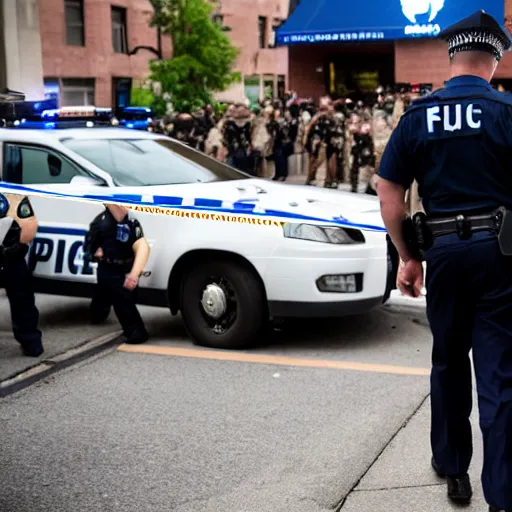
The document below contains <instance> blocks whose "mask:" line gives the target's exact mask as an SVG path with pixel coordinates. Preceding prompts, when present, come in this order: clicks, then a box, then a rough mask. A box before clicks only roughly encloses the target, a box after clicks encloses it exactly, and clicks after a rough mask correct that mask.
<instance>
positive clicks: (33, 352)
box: [21, 343, 44, 357]
mask: <svg viewBox="0 0 512 512" xmlns="http://www.w3.org/2000/svg"><path fill="white" fill-rule="evenodd" d="M21 351H22V352H23V355H24V356H27V357H39V356H40V355H41V354H43V352H44V348H43V345H42V344H41V343H39V344H37V345H22V346H21Z"/></svg>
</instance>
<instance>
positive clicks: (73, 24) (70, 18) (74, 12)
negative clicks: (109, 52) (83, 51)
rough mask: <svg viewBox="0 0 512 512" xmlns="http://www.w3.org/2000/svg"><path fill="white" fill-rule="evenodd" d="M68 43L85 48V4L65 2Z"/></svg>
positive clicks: (77, 0)
mask: <svg viewBox="0 0 512 512" xmlns="http://www.w3.org/2000/svg"><path fill="white" fill-rule="evenodd" d="M64 7H65V10H66V43H67V44H68V45H70V46H85V30H84V2H83V0H65V2H64Z"/></svg>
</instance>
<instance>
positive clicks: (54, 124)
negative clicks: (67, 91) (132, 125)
mask: <svg viewBox="0 0 512 512" xmlns="http://www.w3.org/2000/svg"><path fill="white" fill-rule="evenodd" d="M23 114H25V115H16V113H14V115H13V116H9V117H4V122H5V124H6V125H7V127H13V128H32V129H42V130H50V129H58V128H78V127H86V128H93V127H95V126H112V109H110V108H96V107H94V106H85V107H84V106H73V107H62V108H47V109H45V110H39V109H35V108H32V109H30V111H29V112H27V111H26V110H25V112H23Z"/></svg>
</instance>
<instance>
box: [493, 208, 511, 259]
mask: <svg viewBox="0 0 512 512" xmlns="http://www.w3.org/2000/svg"><path fill="white" fill-rule="evenodd" d="M494 214H495V215H496V234H497V236H498V243H499V245H500V250H501V253H502V254H503V255H504V256H512V211H511V210H507V209H506V208H505V207H504V206H502V207H500V208H498V209H497V210H496V211H495V212H494Z"/></svg>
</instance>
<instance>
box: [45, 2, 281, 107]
mask: <svg viewBox="0 0 512 512" xmlns="http://www.w3.org/2000/svg"><path fill="white" fill-rule="evenodd" d="M38 1H39V18H40V31H41V46H42V63H43V73H44V85H45V92H46V96H47V97H48V96H52V95H57V96H58V97H59V98H60V103H61V105H71V104H72V105H77V104H95V105H97V106H99V107H110V106H116V105H118V104H123V103H125V102H126V100H127V98H128V95H129V90H130V86H131V84H132V80H133V79H135V80H136V81H140V80H141V79H144V78H145V77H146V76H147V75H148V72H149V62H150V60H151V59H154V58H156V55H155V54H154V53H152V52H151V51H149V50H146V49H141V50H139V51H138V52H137V53H135V54H133V55H131V54H130V52H132V51H133V50H134V49H135V48H137V47H139V46H145V47H150V48H155V49H158V40H159V38H158V37H157V31H156V29H154V28H150V27H149V22H150V19H151V16H152V12H153V10H152V6H151V3H150V1H149V0H38ZM288 2H289V0H256V1H254V0H221V1H219V0H216V1H215V4H216V10H215V20H216V21H218V22H219V23H222V24H223V25H224V26H226V27H229V28H230V32H228V35H229V36H230V37H231V38H232V40H233V42H234V44H235V45H236V46H237V47H239V48H240V50H241V53H240V56H239V59H238V63H237V68H236V69H237V70H239V71H240V72H241V73H242V77H243V79H242V82H241V83H240V84H238V85H236V86H234V87H232V88H231V89H230V90H228V91H226V92H225V93H223V94H219V95H218V96H219V98H221V99H230V100H235V101H237V100H242V99H243V98H244V96H246V93H249V95H254V93H255V92H256V91H257V95H259V96H261V95H263V94H264V92H265V86H266V87H267V90H269V91H270V90H271V93H272V94H274V93H275V92H277V90H278V88H281V89H284V87H285V84H286V74H287V68H288V61H287V57H288V50H287V49H286V48H278V49H271V48H269V46H270V45H271V39H272V28H273V26H275V25H276V24H278V23H281V22H282V21H283V20H284V19H286V17H287V14H288ZM160 40H161V45H162V46H161V49H162V56H163V58H170V57H171V56H172V45H171V41H170V38H169V37H166V36H163V37H162V38H161V39H160Z"/></svg>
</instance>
